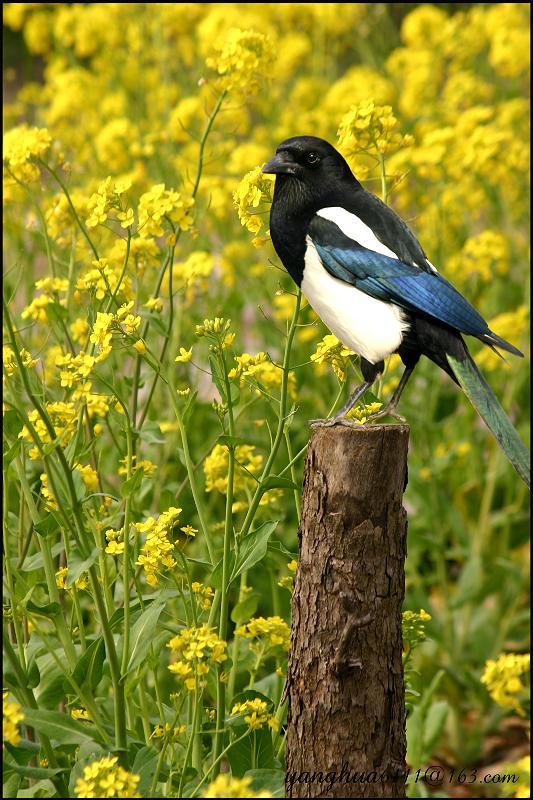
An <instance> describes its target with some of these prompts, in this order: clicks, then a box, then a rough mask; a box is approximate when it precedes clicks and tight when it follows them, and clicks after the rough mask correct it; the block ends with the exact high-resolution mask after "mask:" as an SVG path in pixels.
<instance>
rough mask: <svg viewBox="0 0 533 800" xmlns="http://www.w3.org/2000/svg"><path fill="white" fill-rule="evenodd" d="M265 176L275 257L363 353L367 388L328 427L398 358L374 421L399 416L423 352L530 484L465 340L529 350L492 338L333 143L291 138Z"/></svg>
mask: <svg viewBox="0 0 533 800" xmlns="http://www.w3.org/2000/svg"><path fill="white" fill-rule="evenodd" d="M262 171H263V172H264V173H267V174H273V175H275V176H276V181H275V187H274V196H273V201H272V207H271V211H270V234H271V237H272V242H273V244H274V248H275V250H276V253H277V254H278V256H279V258H280V259H281V261H282V263H283V265H284V267H285V269H286V270H287V271H288V273H289V274H290V276H291V277H292V279H293V280H294V281H295V283H296V284H297V285H298V286H299V287H300V288H301V290H302V292H303V294H304V295H305V297H306V298H307V300H308V301H309V303H310V304H311V306H312V307H313V308H314V310H315V311H316V312H317V314H318V315H319V317H320V318H321V319H322V320H323V322H324V323H325V324H326V326H327V327H328V328H329V329H330V330H331V331H332V333H334V334H335V336H336V337H337V338H338V339H339V340H340V341H341V342H342V343H343V344H344V345H345V346H346V347H349V348H351V349H352V350H354V351H355V352H356V353H358V355H359V356H360V366H361V372H362V375H363V382H362V383H361V385H360V386H358V387H357V389H356V390H355V392H354V393H353V394H352V396H351V397H350V399H349V401H348V402H347V403H346V405H345V406H344V407H343V408H341V409H340V411H338V413H337V414H335V415H334V416H333V417H331V418H330V419H329V420H326V421H325V422H326V424H337V423H339V422H343V420H344V417H345V415H346V414H347V412H348V411H349V410H350V409H351V408H352V407H353V406H354V405H355V404H356V403H357V401H358V400H359V398H360V397H361V396H362V395H363V394H364V392H366V391H367V390H368V389H369V388H370V386H371V385H372V384H373V383H374V381H375V380H376V379H377V378H378V377H379V376H380V375H381V373H382V372H383V369H384V359H386V358H387V357H388V356H390V355H391V354H392V353H398V354H399V356H400V358H401V360H402V362H403V364H404V366H405V369H404V372H403V375H402V377H401V379H400V381H399V383H398V386H397V388H396V390H395V391H394V393H393V395H392V398H391V400H390V402H389V404H388V405H387V406H386V407H385V408H384V409H383V410H382V411H380V412H378V413H377V414H374V415H372V417H371V419H375V418H376V417H378V416H384V415H385V414H389V415H393V416H398V415H397V414H396V407H397V405H398V401H399V399H400V395H401V394H402V392H403V390H404V388H405V386H406V384H407V381H408V380H409V377H410V376H411V374H412V372H413V370H414V368H415V366H416V364H417V362H418V361H419V359H420V356H422V355H424V356H426V357H427V358H429V359H431V361H433V362H434V363H435V364H437V366H439V367H440V368H441V369H443V370H444V372H446V373H447V374H448V375H449V376H450V378H452V380H453V381H455V383H456V384H458V385H459V386H460V387H461V388H462V389H463V391H464V392H465V394H466V395H467V397H468V398H469V400H470V401H471V403H472V404H473V406H474V407H475V409H476V410H477V412H478V413H479V414H480V416H481V417H482V419H483V420H484V421H485V423H486V424H487V426H488V427H489V429H490V430H491V431H492V433H493V434H494V436H495V438H496V439H497V441H498V443H499V444H500V446H501V447H502V449H503V450H504V452H505V453H506V455H507V457H508V458H509V460H510V462H511V463H512V465H513V466H514V468H515V469H516V471H517V472H518V474H519V475H520V476H521V478H522V479H523V480H524V482H525V483H526V484H527V485H528V486H529V485H530V456H529V452H528V450H527V449H526V447H525V446H524V444H523V443H522V441H521V440H520V438H519V436H518V434H517V432H516V430H515V429H514V427H513V425H512V423H511V421H510V420H509V418H508V417H507V416H506V414H505V412H504V411H503V409H502V407H501V406H500V404H499V402H498V400H497V398H496V396H495V395H494V393H493V392H492V390H491V388H490V387H489V385H488V384H487V382H486V381H485V379H484V378H483V376H482V375H481V373H480V371H479V369H478V368H477V366H476V364H475V362H474V360H473V358H472V356H471V355H470V353H469V351H468V348H467V346H466V344H465V342H464V339H463V337H462V334H467V335H469V336H474V337H476V338H477V339H479V340H480V341H482V342H484V343H485V344H486V345H488V346H489V347H490V348H492V349H493V350H494V351H495V352H496V353H498V350H497V348H500V349H501V350H505V351H507V352H508V353H512V354H513V355H515V356H523V353H521V352H520V350H518V349H517V348H516V347H514V346H513V345H512V344H509V342H506V341H505V340H504V339H502V338H501V337H500V336H498V335H497V334H496V333H494V332H493V331H491V329H490V328H489V326H488V325H487V323H486V322H485V320H484V319H483V317H482V316H481V315H480V314H479V313H478V311H476V309H475V308H473V307H472V306H471V305H470V303H469V302H468V301H467V300H466V299H465V298H464V297H463V296H462V295H461V294H460V293H459V292H458V291H457V289H455V288H454V287H453V286H452V284H451V283H449V282H448V281H447V280H446V278H444V277H443V276H442V275H441V274H440V273H439V272H438V271H437V269H436V268H435V267H434V266H433V264H432V263H431V262H430V261H429V259H428V258H427V256H426V254H425V252H424V250H423V249H422V247H421V246H420V244H419V242H418V241H417V239H416V237H415V236H414V234H413V233H412V232H411V230H410V229H409V228H408V226H407V225H406V224H405V222H404V221H403V220H402V219H401V218H400V217H399V216H398V215H397V214H396V212H395V211H393V210H392V209H391V208H390V207H389V206H387V205H386V204H385V203H384V202H382V201H381V200H380V199H379V198H378V197H376V196H375V195H373V194H371V193H370V192H368V191H366V190H365V189H364V188H363V187H362V186H361V184H360V183H359V181H358V180H357V179H356V177H355V176H354V175H353V173H352V171H351V169H350V167H349V166H348V164H347V162H346V161H345V159H344V158H343V157H342V156H341V154H340V153H339V152H338V151H337V150H336V149H335V148H334V147H333V146H332V145H331V144H329V143H328V142H326V141H325V140H323V139H319V138H317V137H316V136H295V137H293V138H290V139H286V140H285V141H283V142H282V143H281V144H280V145H279V147H278V148H277V150H276V155H275V156H274V157H273V158H272V159H271V160H270V161H268V162H267V163H266V164H265V165H264V166H263V168H262ZM498 355H500V353H498Z"/></svg>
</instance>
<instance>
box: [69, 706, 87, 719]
mask: <svg viewBox="0 0 533 800" xmlns="http://www.w3.org/2000/svg"><path fill="white" fill-rule="evenodd" d="M70 716H71V717H72V719H90V717H89V712H88V711H87V709H86V708H73V709H72V711H71V712H70Z"/></svg>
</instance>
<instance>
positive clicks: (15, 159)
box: [3, 124, 52, 183]
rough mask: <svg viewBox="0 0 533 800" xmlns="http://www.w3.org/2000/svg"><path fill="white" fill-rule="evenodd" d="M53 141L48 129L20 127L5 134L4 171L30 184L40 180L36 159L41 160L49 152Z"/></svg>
mask: <svg viewBox="0 0 533 800" xmlns="http://www.w3.org/2000/svg"><path fill="white" fill-rule="evenodd" d="M51 143H52V139H51V136H50V134H49V133H48V131H47V129H46V128H29V127H28V126H27V125H26V124H24V125H19V126H18V127H17V128H13V129H12V130H10V131H7V133H5V134H4V155H3V159H4V169H6V168H7V169H8V170H9V171H10V172H11V173H12V174H13V176H14V177H15V178H16V179H17V180H19V181H22V183H30V182H32V181H35V180H37V179H38V178H39V168H38V167H37V166H36V164H35V160H36V159H41V158H43V156H44V155H45V154H46V152H47V151H48V149H49V147H50V144H51Z"/></svg>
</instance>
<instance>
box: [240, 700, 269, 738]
mask: <svg viewBox="0 0 533 800" xmlns="http://www.w3.org/2000/svg"><path fill="white" fill-rule="evenodd" d="M231 715H232V716H240V717H244V721H245V722H246V724H247V725H248V727H249V729H250V730H251V731H257V730H260V729H261V728H263V727H265V726H268V727H269V728H276V727H277V722H276V719H275V717H274V715H273V714H270V713H269V711H268V704H267V702H266V700H261V698H260V697H254V699H253V700H244V701H243V702H242V703H235V705H234V706H233V708H232V709H231Z"/></svg>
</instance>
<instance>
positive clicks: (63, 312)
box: [44, 303, 68, 322]
mask: <svg viewBox="0 0 533 800" xmlns="http://www.w3.org/2000/svg"><path fill="white" fill-rule="evenodd" d="M44 311H45V314H46V316H47V318H48V319H49V320H50V322H61V320H62V319H67V318H68V310H67V309H66V308H65V307H64V306H61V305H59V303H48V305H47V306H46V307H45V309H44Z"/></svg>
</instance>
